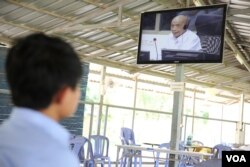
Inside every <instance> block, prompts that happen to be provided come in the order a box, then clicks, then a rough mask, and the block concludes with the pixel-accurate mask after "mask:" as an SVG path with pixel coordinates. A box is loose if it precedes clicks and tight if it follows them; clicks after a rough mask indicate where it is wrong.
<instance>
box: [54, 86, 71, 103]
mask: <svg viewBox="0 0 250 167" xmlns="http://www.w3.org/2000/svg"><path fill="white" fill-rule="evenodd" d="M68 89H69V88H68V87H63V88H62V89H60V90H59V91H58V92H57V93H56V95H55V96H54V100H53V101H54V102H55V103H57V104H60V103H61V102H62V101H63V99H64V97H65V96H66V94H67V91H68Z"/></svg>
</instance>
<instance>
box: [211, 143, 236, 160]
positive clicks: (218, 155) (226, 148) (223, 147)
mask: <svg viewBox="0 0 250 167" xmlns="http://www.w3.org/2000/svg"><path fill="white" fill-rule="evenodd" d="M232 150H233V149H232V148H231V147H230V146H227V145H224V144H217V145H215V146H214V147H213V149H212V153H213V154H214V155H213V158H215V159H221V158H222V151H232Z"/></svg>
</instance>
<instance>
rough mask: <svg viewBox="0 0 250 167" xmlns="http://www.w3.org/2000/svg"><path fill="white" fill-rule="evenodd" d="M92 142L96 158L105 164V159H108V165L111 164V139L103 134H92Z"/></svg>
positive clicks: (102, 164)
mask: <svg viewBox="0 0 250 167" xmlns="http://www.w3.org/2000/svg"><path fill="white" fill-rule="evenodd" d="M90 142H91V144H92V148H93V156H94V159H95V160H96V161H97V162H98V163H100V164H101V166H104V164H105V160H107V161H108V166H109V167H110V166H111V162H110V157H109V156H108V151H109V139H108V138H107V137H106V136H102V135H92V136H90Z"/></svg>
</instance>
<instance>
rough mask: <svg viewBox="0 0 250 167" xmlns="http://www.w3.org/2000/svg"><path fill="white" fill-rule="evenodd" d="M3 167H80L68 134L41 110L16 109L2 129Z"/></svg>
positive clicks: (0, 138) (0, 161) (1, 160)
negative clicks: (70, 147)
mask: <svg viewBox="0 0 250 167" xmlns="http://www.w3.org/2000/svg"><path fill="white" fill-rule="evenodd" d="M0 166H1V167H79V166H80V163H79V160H78V158H77V157H76V156H75V155H74V154H73V152H71V151H70V149H69V133H68V131H67V130H66V129H64V128H63V127H62V126H61V125H60V124H59V123H57V122H55V121H54V120H52V119H50V118H49V117H47V116H45V115H43V114H42V113H40V112H39V111H34V110H31V109H27V108H14V109H13V111H12V113H11V116H10V118H9V119H8V120H6V121H5V122H4V123H3V124H2V125H1V126H0Z"/></svg>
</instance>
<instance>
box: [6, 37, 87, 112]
mask: <svg viewBox="0 0 250 167" xmlns="http://www.w3.org/2000/svg"><path fill="white" fill-rule="evenodd" d="M5 68H6V74H7V81H8V83H9V87H10V90H11V95H12V101H13V103H14V105H15V106H19V107H28V108H32V109H37V110H38V109H44V108H46V107H48V106H49V104H50V103H51V102H52V99H53V97H54V96H55V95H56V93H57V92H58V91H59V90H60V89H62V88H64V87H70V88H72V89H75V88H76V87H77V85H78V83H79V81H80V79H81V75H82V68H81V62H80V59H79V57H78V55H77V54H76V52H75V51H74V49H73V48H72V46H70V44H68V43H67V42H65V41H63V40H62V39H60V38H58V37H49V36H47V35H45V34H43V33H36V34H31V35H29V36H27V37H24V38H20V39H18V40H16V42H15V44H14V45H13V47H12V48H11V49H10V50H9V52H8V54H7V60H6V64H5Z"/></svg>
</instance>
